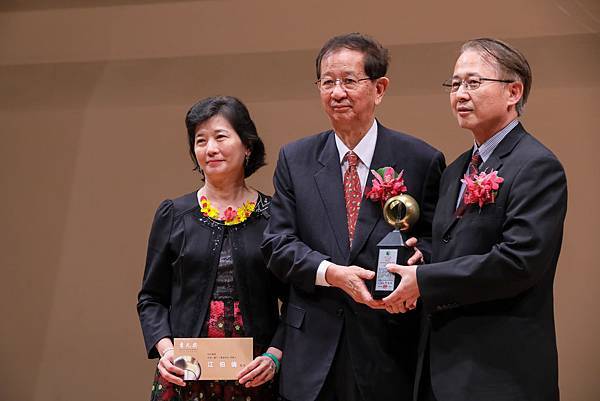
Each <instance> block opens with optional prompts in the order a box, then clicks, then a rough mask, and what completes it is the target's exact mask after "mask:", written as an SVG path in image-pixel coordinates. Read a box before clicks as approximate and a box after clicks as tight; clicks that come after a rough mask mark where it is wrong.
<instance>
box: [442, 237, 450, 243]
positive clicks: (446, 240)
mask: <svg viewBox="0 0 600 401" xmlns="http://www.w3.org/2000/svg"><path fill="white" fill-rule="evenodd" d="M450 238H451V237H450V236H449V235H446V236H445V237H444V238H442V242H443V243H444V244H447V243H448V242H450Z"/></svg>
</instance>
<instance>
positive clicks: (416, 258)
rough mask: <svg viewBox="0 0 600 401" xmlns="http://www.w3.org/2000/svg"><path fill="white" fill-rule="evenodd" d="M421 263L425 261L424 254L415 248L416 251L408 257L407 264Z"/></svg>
mask: <svg viewBox="0 0 600 401" xmlns="http://www.w3.org/2000/svg"><path fill="white" fill-rule="evenodd" d="M420 263H423V254H422V253H421V251H419V250H418V249H417V248H415V253H414V255H412V256H411V257H410V258H409V259H408V261H407V264H408V265H409V266H412V265H417V264H420Z"/></svg>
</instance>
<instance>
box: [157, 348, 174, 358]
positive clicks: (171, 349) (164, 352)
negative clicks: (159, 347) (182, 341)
mask: <svg viewBox="0 0 600 401" xmlns="http://www.w3.org/2000/svg"><path fill="white" fill-rule="evenodd" d="M169 351H175V348H173V347H171V348H167V349H166V350H164V351H163V353H162V355H161V356H160V357H161V358H162V357H163V356H165V354H166V353H167V352H169Z"/></svg>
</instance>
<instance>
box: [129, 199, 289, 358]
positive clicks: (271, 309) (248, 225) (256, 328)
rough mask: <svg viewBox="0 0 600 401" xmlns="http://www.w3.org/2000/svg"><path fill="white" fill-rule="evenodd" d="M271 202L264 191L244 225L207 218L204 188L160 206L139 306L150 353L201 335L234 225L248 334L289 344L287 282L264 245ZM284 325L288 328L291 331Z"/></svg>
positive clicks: (264, 342)
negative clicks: (200, 195)
mask: <svg viewBox="0 0 600 401" xmlns="http://www.w3.org/2000/svg"><path fill="white" fill-rule="evenodd" d="M269 202H270V199H269V198H268V197H266V196H265V195H262V194H260V201H259V202H258V203H257V205H256V209H255V211H254V213H253V214H252V215H251V216H250V217H249V218H248V219H247V220H246V221H245V222H243V223H240V224H237V225H235V226H230V227H228V228H224V226H223V225H220V224H217V223H215V222H213V221H211V220H210V219H208V218H206V217H204V216H203V215H202V214H201V213H200V207H199V205H198V200H197V196H196V192H192V193H190V194H187V195H184V196H182V197H180V198H177V199H173V200H166V201H164V202H162V203H161V205H160V206H159V208H158V210H157V212H156V215H155V217H154V223H153V224H152V230H151V231H150V239H149V240H148V256H147V258H146V269H145V271H144V278H143V281H142V289H141V290H140V292H139V295H138V303H137V310H138V314H139V317H140V323H141V325H142V331H143V334H144V341H145V344H146V350H147V352H148V357H149V358H154V357H157V356H158V353H157V351H156V348H155V345H156V343H157V342H158V340H160V339H161V338H163V337H170V338H173V337H200V332H201V330H202V326H203V324H204V322H205V320H206V316H207V312H208V308H209V303H210V298H211V295H212V290H213V286H214V283H215V279H216V275H217V266H218V263H219V256H220V253H221V244H222V239H223V233H224V230H225V229H228V230H229V234H230V236H231V245H232V257H233V260H234V277H235V284H236V288H237V291H238V294H239V297H240V309H241V312H242V316H243V319H244V331H245V334H246V335H247V336H249V337H253V338H254V344H255V347H256V346H257V347H258V348H263V349H264V348H267V346H268V345H273V346H275V347H277V348H279V349H283V343H282V340H283V332H282V331H280V332H279V334H278V335H275V332H276V329H277V327H278V324H279V312H278V303H277V300H278V297H282V298H284V296H285V290H284V289H283V286H282V284H281V283H280V282H279V280H277V279H276V278H275V277H274V276H273V275H272V274H271V273H270V272H269V271H268V270H267V268H266V265H265V261H264V258H263V256H262V254H261V251H260V242H261V240H262V234H263V230H264V228H265V226H266V225H267V220H268V218H269V216H270V214H269V210H268V207H269ZM283 329H284V326H283V325H281V326H280V330H283Z"/></svg>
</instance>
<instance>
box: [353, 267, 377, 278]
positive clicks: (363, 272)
mask: <svg viewBox="0 0 600 401" xmlns="http://www.w3.org/2000/svg"><path fill="white" fill-rule="evenodd" d="M355 274H356V275H357V276H358V277H360V278H361V279H363V280H371V279H372V278H373V277H375V272H374V271H371V270H367V269H363V268H362V267H358V266H357V267H356V270H355Z"/></svg>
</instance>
